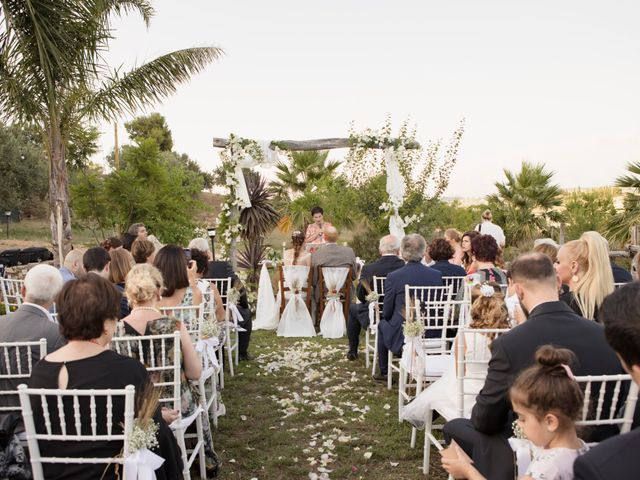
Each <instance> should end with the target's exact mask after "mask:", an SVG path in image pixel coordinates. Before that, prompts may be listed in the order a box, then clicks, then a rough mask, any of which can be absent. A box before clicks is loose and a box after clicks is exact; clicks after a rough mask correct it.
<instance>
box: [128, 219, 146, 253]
mask: <svg viewBox="0 0 640 480" xmlns="http://www.w3.org/2000/svg"><path fill="white" fill-rule="evenodd" d="M138 239H140V240H146V239H147V228H146V227H145V226H144V223H134V224H132V225H131V226H130V227H129V228H128V229H127V231H126V232H125V234H124V235H123V236H122V248H124V249H125V250H131V245H133V242H134V241H135V240H138Z"/></svg>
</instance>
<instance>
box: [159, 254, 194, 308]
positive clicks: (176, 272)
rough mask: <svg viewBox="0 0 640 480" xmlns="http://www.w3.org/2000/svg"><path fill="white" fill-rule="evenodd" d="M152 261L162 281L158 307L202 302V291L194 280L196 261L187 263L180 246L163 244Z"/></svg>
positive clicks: (186, 305)
mask: <svg viewBox="0 0 640 480" xmlns="http://www.w3.org/2000/svg"><path fill="white" fill-rule="evenodd" d="M153 263H154V266H155V267H156V268H157V269H158V270H160V273H161V274H162V279H163V283H164V291H163V292H162V299H161V300H160V301H159V303H158V306H159V307H188V306H191V305H200V304H201V303H202V293H200V290H199V289H198V288H197V282H196V262H194V261H190V262H188V263H187V257H186V256H185V253H184V250H183V249H182V248H181V247H178V246H177V245H165V246H164V247H162V248H161V249H160V251H159V252H158V254H157V255H156V258H155V260H154V262H153Z"/></svg>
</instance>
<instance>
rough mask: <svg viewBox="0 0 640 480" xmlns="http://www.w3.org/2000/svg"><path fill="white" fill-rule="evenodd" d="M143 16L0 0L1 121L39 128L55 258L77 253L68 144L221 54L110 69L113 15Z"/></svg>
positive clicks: (137, 1) (119, 2)
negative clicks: (78, 131) (82, 130)
mask: <svg viewBox="0 0 640 480" xmlns="http://www.w3.org/2000/svg"><path fill="white" fill-rule="evenodd" d="M128 12H137V13H139V14H140V15H141V16H142V18H143V19H144V21H145V23H146V24H147V25H148V24H149V21H150V19H151V17H152V16H153V14H154V10H153V8H152V6H151V2H150V1H148V0H24V1H20V2H15V1H10V0H0V25H1V26H0V111H1V113H0V115H1V117H0V120H4V121H9V122H16V123H21V124H28V125H32V126H35V127H36V128H37V129H38V130H39V132H40V133H41V135H42V137H43V140H44V142H43V143H44V145H45V147H46V154H47V157H48V160H49V166H50V169H49V170H50V174H49V207H50V222H51V235H52V243H53V245H54V247H57V248H56V249H55V250H56V256H57V257H58V258H57V260H58V261H61V260H62V257H63V256H64V255H65V254H66V252H68V251H69V249H70V248H71V219H70V212H69V185H68V183H69V180H68V174H67V170H66V163H65V157H66V151H65V150H66V147H67V144H68V140H69V136H70V134H71V132H72V131H73V129H74V128H77V126H78V125H81V124H83V123H84V122H87V121H97V120H113V119H116V118H117V117H119V116H120V115H122V114H123V113H131V114H133V113H134V112H136V111H137V110H138V109H139V108H141V107H144V106H148V105H151V104H152V103H155V102H156V101H158V100H160V99H162V98H164V97H166V96H168V95H169V94H172V93H174V92H175V90H176V87H177V85H178V84H180V83H184V82H186V81H188V80H189V79H190V78H191V75H193V74H195V73H197V72H200V71H201V70H202V69H204V68H205V67H206V66H207V65H208V64H209V63H211V62H212V61H213V60H215V59H216V58H218V57H219V56H220V55H221V53H222V51H221V50H219V49H217V48H213V47H202V48H188V49H184V50H178V51H175V52H171V53H168V54H165V55H162V56H160V57H158V58H156V59H154V60H152V61H150V62H147V63H145V64H143V65H141V66H139V67H137V68H134V69H132V70H131V71H128V72H122V71H121V70H120V69H118V68H117V69H112V68H110V67H109V66H108V65H106V64H105V62H104V59H103V57H102V52H103V51H105V50H106V49H107V47H108V43H109V40H111V38H113V37H112V28H111V25H110V15H112V14H116V15H121V14H124V13H128Z"/></svg>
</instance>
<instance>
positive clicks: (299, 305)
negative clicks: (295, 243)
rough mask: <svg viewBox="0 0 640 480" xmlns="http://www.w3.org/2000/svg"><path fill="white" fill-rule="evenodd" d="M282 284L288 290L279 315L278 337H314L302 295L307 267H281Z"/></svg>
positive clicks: (307, 274) (311, 322) (311, 321)
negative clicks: (282, 309) (285, 302)
mask: <svg viewBox="0 0 640 480" xmlns="http://www.w3.org/2000/svg"><path fill="white" fill-rule="evenodd" d="M282 274H283V275H284V284H285V285H286V286H287V288H289V290H290V297H289V300H288V301H287V306H286V307H285V308H284V312H282V317H280V324H279V325H278V336H279V337H315V336H316V329H315V328H314V326H313V320H311V315H310V314H309V310H308V309H307V304H306V303H305V301H304V299H303V297H302V289H303V288H304V287H306V285H307V279H308V278H309V267H307V266H304V265H291V266H284V267H282Z"/></svg>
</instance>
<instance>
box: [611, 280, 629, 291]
mask: <svg viewBox="0 0 640 480" xmlns="http://www.w3.org/2000/svg"><path fill="white" fill-rule="evenodd" d="M627 283H629V282H616V283H614V284H613V288H614V289H616V290H617V289H618V288H620V287H624V286H625V285H626V284H627Z"/></svg>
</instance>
